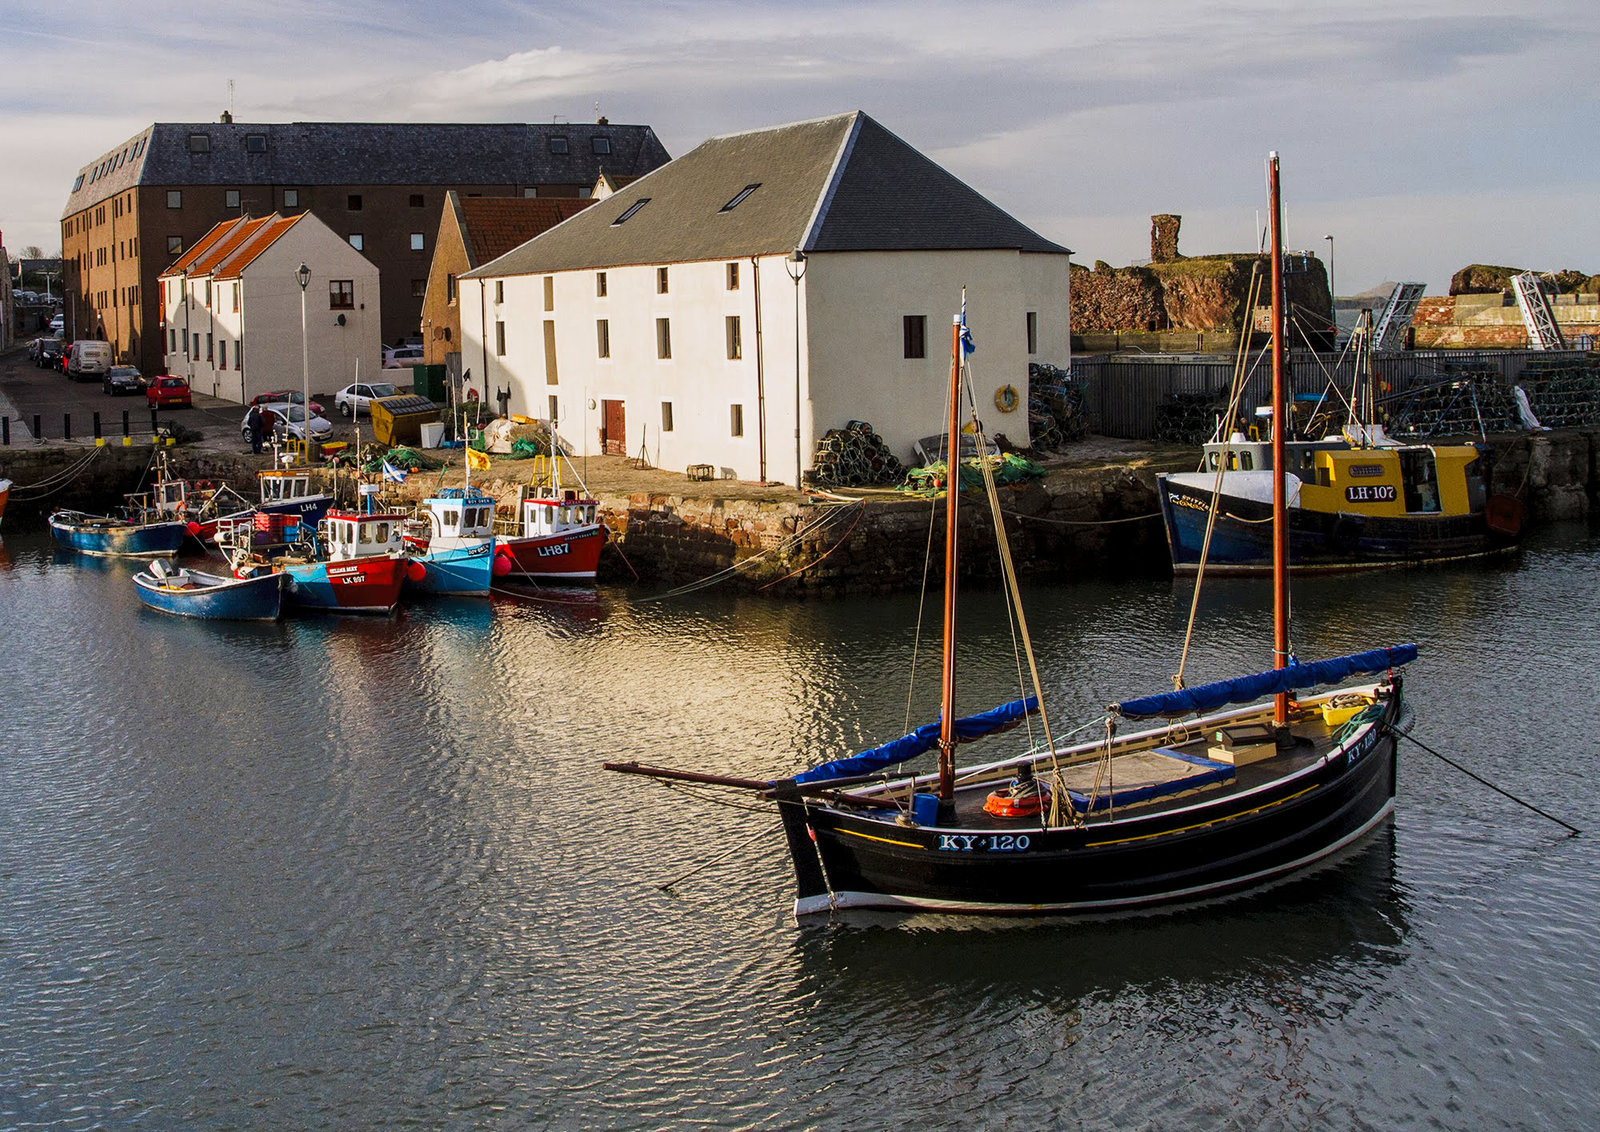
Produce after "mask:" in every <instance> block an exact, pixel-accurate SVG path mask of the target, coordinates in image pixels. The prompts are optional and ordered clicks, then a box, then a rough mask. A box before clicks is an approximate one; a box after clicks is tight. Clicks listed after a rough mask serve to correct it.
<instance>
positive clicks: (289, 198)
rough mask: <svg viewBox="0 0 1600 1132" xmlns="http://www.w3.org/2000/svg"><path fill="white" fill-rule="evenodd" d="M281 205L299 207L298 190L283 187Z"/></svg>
mask: <svg viewBox="0 0 1600 1132" xmlns="http://www.w3.org/2000/svg"><path fill="white" fill-rule="evenodd" d="M283 207H284V208H299V207H300V190H299V189H284V190H283Z"/></svg>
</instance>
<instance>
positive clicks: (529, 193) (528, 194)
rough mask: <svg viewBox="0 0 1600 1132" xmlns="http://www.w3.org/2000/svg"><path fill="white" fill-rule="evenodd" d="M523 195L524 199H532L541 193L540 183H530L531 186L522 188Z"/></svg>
mask: <svg viewBox="0 0 1600 1132" xmlns="http://www.w3.org/2000/svg"><path fill="white" fill-rule="evenodd" d="M522 195H523V198H524V199H526V200H532V199H533V198H534V197H536V196H538V195H539V186H538V185H530V186H528V187H527V188H525V189H523V190H522Z"/></svg>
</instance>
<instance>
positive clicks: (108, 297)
mask: <svg viewBox="0 0 1600 1132" xmlns="http://www.w3.org/2000/svg"><path fill="white" fill-rule="evenodd" d="M667 160H668V155H667V152H666V150H665V149H664V148H663V147H662V145H661V143H660V141H658V140H657V139H656V136H655V133H654V131H653V130H651V128H650V127H649V126H618V125H612V124H611V123H609V122H608V121H606V120H605V119H603V118H602V119H601V120H600V121H598V122H594V123H569V122H561V123H550V124H541V125H524V124H520V123H507V124H469V125H460V124H401V123H359V122H294V123H279V124H269V123H246V122H235V121H233V120H232V116H231V115H228V114H224V115H223V117H222V120H221V121H220V122H201V123H184V122H157V123H155V124H153V125H151V126H149V127H147V128H145V129H144V130H141V131H140V132H139V133H138V134H136V135H135V136H134V137H132V138H130V139H128V140H127V141H125V142H123V143H122V144H121V145H119V146H117V147H116V148H114V149H112V150H110V151H109V152H107V153H105V154H102V155H101V156H100V157H98V158H96V159H95V160H94V161H93V162H91V163H90V164H88V165H86V166H84V167H83V169H81V170H80V171H79V173H78V175H77V178H76V180H75V181H74V182H73V185H72V189H71V192H70V193H69V194H68V197H67V204H66V207H65V209H64V210H63V212H62V219H61V246H62V254H63V265H62V266H63V279H62V294H63V297H64V301H65V305H66V306H65V314H66V334H67V337H68V338H69V339H70V338H87V337H100V338H104V339H105V340H107V341H109V342H111V343H113V345H114V347H115V349H116V352H117V354H118V356H119V357H126V358H128V359H129V360H130V361H131V362H132V363H133V364H135V365H138V366H139V367H140V368H141V369H143V370H145V371H146V372H152V373H154V372H160V369H161V366H162V364H163V361H164V349H165V348H164V343H163V341H162V338H163V335H162V333H161V310H160V302H159V289H158V288H157V286H156V280H157V278H158V277H159V276H160V275H161V273H162V271H164V270H165V269H166V268H167V267H168V265H170V264H171V263H172V262H173V261H174V260H176V259H177V258H178V257H179V256H180V255H182V254H183V252H184V250H185V249H186V248H188V247H189V246H190V245H191V244H192V243H193V242H194V241H196V240H198V239H200V238H201V237H202V236H203V235H205V233H206V232H208V231H210V230H211V228H212V227H213V226H214V225H215V224H217V223H219V222H222V221H227V220H232V219H237V218H239V217H241V216H266V215H268V214H270V213H273V212H278V213H280V214H282V215H285V216H292V215H296V214H298V213H300V212H306V211H309V212H311V213H313V214H315V215H316V216H317V218H318V219H320V220H321V221H322V222H323V223H325V224H326V225H328V227H329V228H331V229H333V231H335V232H336V233H338V234H339V235H340V236H341V237H343V238H344V239H346V240H348V241H349V243H350V244H351V245H352V246H353V247H355V248H356V249H357V250H359V251H360V252H361V253H362V254H363V255H364V256H366V257H367V259H369V260H371V261H372V262H373V263H374V264H375V265H377V267H378V271H379V276H380V280H381V283H380V287H381V291H382V314H383V340H384V341H385V342H393V341H395V340H396V339H398V338H401V337H403V336H406V335H413V334H416V333H417V332H418V329H419V325H420V316H421V310H422V300H423V295H424V293H425V291H426V288H427V280H428V272H429V266H430V262H431V259H432V255H433V242H434V239H435V237H436V235H437V232H438V226H439V216H440V214H441V212H442V210H443V208H444V203H445V194H446V193H448V192H450V191H455V192H457V193H459V194H460V195H461V196H463V197H474V196H485V197H489V196H498V197H506V196H510V197H547V196H548V197H583V196H587V195H588V194H589V193H590V192H591V191H592V190H593V187H594V185H595V184H596V183H597V181H599V180H600V178H601V175H602V174H604V175H605V176H607V177H608V178H610V179H611V180H612V181H615V182H616V183H619V184H623V183H626V182H628V181H631V180H634V179H635V178H637V177H640V176H643V175H644V174H645V173H648V172H650V171H651V170H652V169H655V168H657V167H658V166H660V165H663V164H665V163H666V162H667Z"/></svg>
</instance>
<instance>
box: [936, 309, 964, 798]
mask: <svg viewBox="0 0 1600 1132" xmlns="http://www.w3.org/2000/svg"><path fill="white" fill-rule="evenodd" d="M966 299H967V295H966V292H965V291H964V290H963V291H962V293H961V306H962V309H963V310H965V309H966V305H967V304H966ZM949 408H950V417H949V420H948V421H947V422H946V434H945V435H946V439H945V449H944V465H945V504H944V672H943V678H942V680H941V682H940V688H939V800H940V801H941V802H950V801H953V800H954V799H955V794H956V730H955V721H956V712H955V706H956V511H957V505H958V503H959V501H960V498H961V419H960V418H961V319H960V317H959V316H958V317H957V318H956V320H955V323H954V325H952V326H951V327H950V406H949Z"/></svg>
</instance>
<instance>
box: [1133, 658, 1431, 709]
mask: <svg viewBox="0 0 1600 1132" xmlns="http://www.w3.org/2000/svg"><path fill="white" fill-rule="evenodd" d="M1416 659H1417V646H1416V645H1392V646H1390V647H1389V648H1382V649H1372V650H1370V651H1368V652H1358V653H1351V654H1350V655H1349V656H1338V657H1333V658H1332V659H1330V660H1313V661H1308V662H1306V663H1304V664H1302V663H1300V662H1299V661H1294V662H1293V663H1291V664H1290V665H1289V666H1288V667H1286V668H1274V669H1272V670H1271V671H1269V672H1261V673H1257V674H1255V675H1252V676H1236V677H1234V678H1233V679H1232V680H1218V681H1217V682H1216V683H1214V684H1201V685H1199V686H1198V687H1195V688H1184V689H1182V690H1180V691H1177V692H1162V693H1161V694H1159V695H1155V696H1143V697H1141V698H1139V699H1136V700H1123V701H1122V702H1121V703H1120V704H1112V705H1111V710H1112V711H1114V712H1116V713H1117V714H1118V715H1121V716H1124V717H1126V718H1128V719H1142V718H1144V717H1146V716H1151V715H1187V714H1188V713H1189V712H1192V711H1210V710H1212V709H1213V708H1219V707H1223V706H1225V705H1227V704H1245V703H1249V702H1250V701H1251V700H1256V699H1260V698H1261V697H1263V696H1271V695H1276V694H1277V693H1279V692H1290V691H1293V690H1295V689H1296V688H1314V687H1316V686H1317V685H1318V684H1336V683H1338V682H1339V681H1340V680H1344V679H1347V678H1348V677H1351V676H1356V675H1359V674H1362V673H1367V672H1383V671H1385V670H1387V669H1390V668H1396V667H1398V666H1399V665H1402V664H1409V663H1410V662H1411V661H1413V660H1416Z"/></svg>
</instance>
